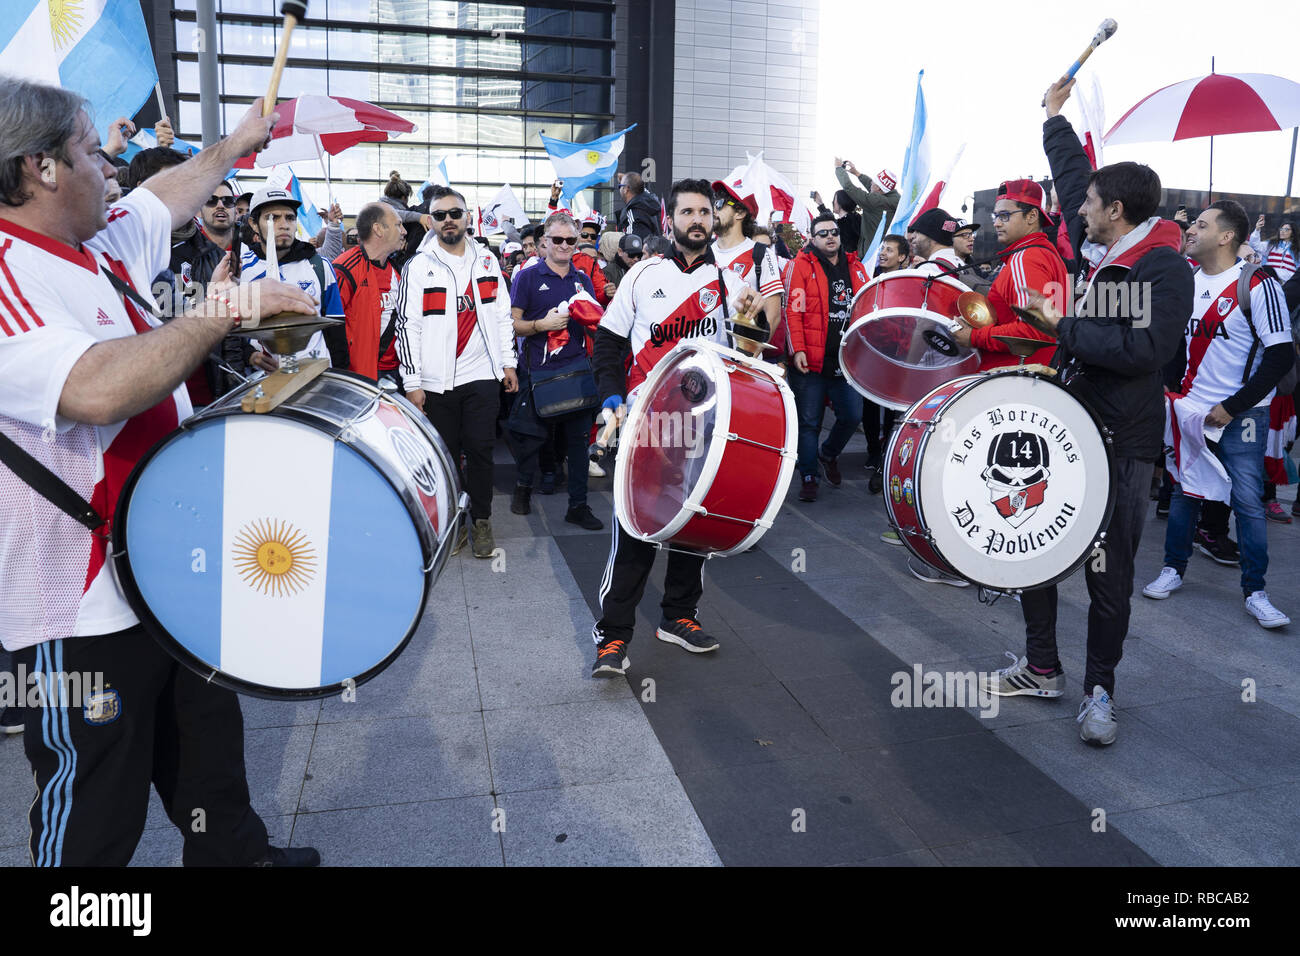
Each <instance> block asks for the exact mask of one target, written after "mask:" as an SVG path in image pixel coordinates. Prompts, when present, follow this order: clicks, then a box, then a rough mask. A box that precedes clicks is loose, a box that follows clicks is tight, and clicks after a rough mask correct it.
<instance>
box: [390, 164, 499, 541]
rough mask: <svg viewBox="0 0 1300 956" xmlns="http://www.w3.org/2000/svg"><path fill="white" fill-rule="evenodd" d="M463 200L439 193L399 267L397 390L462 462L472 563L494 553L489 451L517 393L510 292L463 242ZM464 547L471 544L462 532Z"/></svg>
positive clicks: (484, 257)
mask: <svg viewBox="0 0 1300 956" xmlns="http://www.w3.org/2000/svg"><path fill="white" fill-rule="evenodd" d="M468 208H469V206H468V204H467V203H466V202H465V197H464V196H462V195H461V194H460V193H458V192H456V191H455V190H452V189H447V188H445V187H438V188H437V189H436V190H435V192H434V194H433V201H432V203H431V204H430V207H429V215H430V216H431V217H432V223H433V228H432V229H431V230H430V231H429V235H427V236H425V237H424V241H423V242H422V243H421V244H420V249H419V251H418V252H416V254H415V255H414V256H413V257H411V259H410V260H408V261H407V263H406V265H405V266H403V267H402V281H401V285H400V286H399V288H398V293H397V357H398V360H399V361H400V363H401V373H402V386H403V387H404V388H405V389H406V397H407V398H408V399H410V401H411V402H412V404H414V405H415V406H416V407H417V408H420V409H422V410H423V411H424V413H425V415H427V416H428V418H429V421H430V422H431V423H432V424H433V427H434V428H436V429H438V434H440V435H441V436H442V440H443V441H444V442H446V443H447V450H448V451H449V452H451V457H452V461H459V460H460V456H461V453H462V452H463V453H464V455H465V459H466V463H465V485H466V490H467V491H468V492H469V501H470V518H471V520H472V522H473V530H472V537H473V551H474V557H476V558H490V557H492V553H493V552H494V551H495V550H496V541H495V539H494V538H493V536H492V522H491V518H492V446H493V444H494V443H495V441H496V420H497V413H498V411H499V410H500V408H501V386H500V384H499V383H500V382H504V383H505V389H506V391H507V392H509V393H511V394H513V393H514V392H517V391H518V390H519V382H518V380H517V379H516V377H515V365H516V361H515V333H514V323H513V322H512V320H511V317H510V292H509V289H508V288H507V287H506V283H505V277H504V276H502V274H501V264H500V263H499V262H498V261H497V257H496V255H495V254H494V253H493V252H492V251H491V250H490V249H484V248H482V247H481V246H479V244H478V243H476V242H469V241H467V239H466V235H465V229H466V226H467V225H468V222H469V218H468V215H467V210H468ZM461 531H462V533H461V540H460V541H459V542H458V545H457V547H458V548H459V547H460V546H462V545H463V543H464V541H465V540H466V538H467V537H468V534H467V533H466V529H465V526H464V525H462V528H461Z"/></svg>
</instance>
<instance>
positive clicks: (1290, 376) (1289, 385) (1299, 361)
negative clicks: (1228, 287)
mask: <svg viewBox="0 0 1300 956" xmlns="http://www.w3.org/2000/svg"><path fill="white" fill-rule="evenodd" d="M1195 271H1196V272H1200V271H1201V267H1200V266H1197V267H1196V269H1195ZM1256 272H1263V273H1264V275H1265V276H1267V277H1268V278H1270V279H1272V280H1273V281H1274V282H1277V281H1278V278H1277V273H1276V272H1274V271H1273V270H1272V268H1270V267H1269V266H1257V265H1255V264H1254V263H1250V262H1246V263H1243V264H1242V266H1241V275H1239V276H1238V277H1237V304H1238V305H1239V306H1241V314H1242V315H1244V316H1245V317H1246V325H1247V326H1248V327H1249V328H1250V335H1251V338H1253V339H1254V340H1255V341H1254V342H1253V343H1251V346H1250V354H1249V355H1248V356H1247V357H1246V368H1245V369H1244V370H1243V371H1242V373H1241V383H1242V384H1243V385H1245V384H1246V382H1247V381H1248V380H1249V379H1250V369H1251V367H1252V366H1253V365H1254V364H1255V356H1256V354H1258V352H1259V347H1260V345H1262V344H1263V343H1261V342H1260V340H1259V333H1258V332H1256V331H1255V323H1254V322H1253V321H1251V318H1250V280H1251V279H1252V278H1253V277H1254V275H1255V273H1256ZM1278 284H1279V285H1281V283H1280V282H1278ZM1285 301H1286V300H1285V298H1283V302H1285ZM1297 313H1300V308H1296V309H1293V310H1292V312H1291V341H1292V343H1293V346H1294V347H1295V348H1296V349H1297V350H1300V339H1298V338H1297V337H1296V317H1297ZM1297 365H1300V355H1297V356H1296V361H1295V362H1293V363H1291V368H1290V370H1289V371H1288V372H1287V373H1286V374H1285V375H1283V376H1282V378H1281V379H1279V380H1278V383H1277V394H1278V395H1292V394H1294V393H1295V390H1296V386H1297V385H1300V375H1297V368H1296V367H1297Z"/></svg>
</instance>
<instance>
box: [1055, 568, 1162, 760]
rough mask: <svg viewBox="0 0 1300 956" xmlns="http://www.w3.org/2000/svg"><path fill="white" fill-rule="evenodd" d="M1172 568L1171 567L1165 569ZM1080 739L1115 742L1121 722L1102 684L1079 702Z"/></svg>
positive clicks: (1105, 744) (1099, 742)
mask: <svg viewBox="0 0 1300 956" xmlns="http://www.w3.org/2000/svg"><path fill="white" fill-rule="evenodd" d="M1165 570H1166V571H1168V570H1170V569H1169V568H1166V569H1165ZM1077 719H1078V721H1079V739H1080V740H1082V741H1083V742H1084V743H1085V744H1097V745H1098V746H1101V747H1105V746H1107V745H1108V744H1113V743H1114V742H1115V734H1116V733H1117V732H1118V730H1119V723H1118V722H1117V721H1116V720H1115V706H1114V702H1113V701H1112V700H1111V699H1110V694H1108V693H1106V691H1105V690H1104V689H1103V688H1102V686H1101V685H1100V684H1098V685H1097V686H1096V687H1094V688H1093V689H1092V696H1091V697H1085V698H1084V699H1083V700H1082V701H1081V702H1080V704H1079V716H1078V718H1077Z"/></svg>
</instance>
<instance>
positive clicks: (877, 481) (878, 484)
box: [867, 468, 885, 495]
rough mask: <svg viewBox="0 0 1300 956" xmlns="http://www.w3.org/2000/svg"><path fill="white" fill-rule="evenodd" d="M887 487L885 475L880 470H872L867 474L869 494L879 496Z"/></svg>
mask: <svg viewBox="0 0 1300 956" xmlns="http://www.w3.org/2000/svg"><path fill="white" fill-rule="evenodd" d="M884 487H885V473H884V471H883V470H881V469H880V468H872V469H870V471H869V473H868V474H867V494H869V495H878V494H880V491H881V489H882V488H884Z"/></svg>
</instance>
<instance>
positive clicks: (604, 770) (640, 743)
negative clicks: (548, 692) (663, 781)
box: [483, 700, 672, 793]
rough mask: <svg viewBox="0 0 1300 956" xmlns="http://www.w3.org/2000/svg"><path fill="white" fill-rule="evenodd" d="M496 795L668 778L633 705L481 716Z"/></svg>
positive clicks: (645, 724)
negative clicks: (660, 777)
mask: <svg viewBox="0 0 1300 956" xmlns="http://www.w3.org/2000/svg"><path fill="white" fill-rule="evenodd" d="M483 719H484V722H485V724H486V726H487V737H488V750H489V753H490V754H491V758H492V772H493V779H494V780H495V782H496V791H497V793H512V792H515V791H518V790H539V789H543V788H547V787H559V786H572V785H579V784H585V783H602V782H606V781H612V780H632V779H638V778H642V777H650V776H656V775H662V774H665V773H669V772H671V770H672V765H671V764H670V763H669V762H668V758H667V757H666V756H664V751H663V748H662V747H661V746H660V744H659V741H658V739H656V737H655V735H654V732H653V731H652V730H651V729H650V724H649V723H648V722H647V721H646V719H645V717H644V715H643V714H642V713H641V705H640V704H638V703H637V702H636V701H635V700H623V701H590V702H585V703H575V704H557V705H555V706H551V707H523V708H510V709H505V710H491V711H486V712H485V713H484V715H483Z"/></svg>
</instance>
